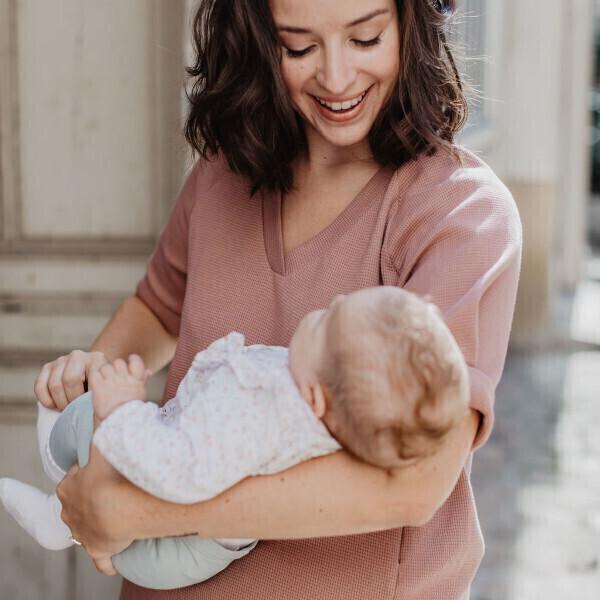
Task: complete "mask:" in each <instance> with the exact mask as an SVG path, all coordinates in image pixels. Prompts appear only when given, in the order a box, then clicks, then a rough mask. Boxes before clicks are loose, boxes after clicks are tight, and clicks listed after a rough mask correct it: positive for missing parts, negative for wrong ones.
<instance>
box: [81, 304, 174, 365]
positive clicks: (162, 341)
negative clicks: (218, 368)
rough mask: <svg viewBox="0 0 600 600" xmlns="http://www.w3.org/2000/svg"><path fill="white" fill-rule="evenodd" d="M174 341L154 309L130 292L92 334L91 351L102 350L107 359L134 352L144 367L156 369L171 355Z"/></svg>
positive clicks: (170, 357)
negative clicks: (96, 332)
mask: <svg viewBox="0 0 600 600" xmlns="http://www.w3.org/2000/svg"><path fill="white" fill-rule="evenodd" d="M176 345H177V338H175V337H173V336H172V335H171V334H170V333H169V332H168V331H167V330H166V329H165V328H164V327H163V326H162V324H161V322H160V321H159V320H158V319H157V318H156V316H155V315H154V313H153V312H152V311H151V310H150V309H149V308H148V307H147V306H146V305H145V304H144V303H143V302H142V301H141V300H140V299H139V298H138V297H137V296H130V297H129V298H127V299H126V300H125V301H124V302H123V304H121V306H120V307H119V308H118V309H117V311H116V312H115V314H114V315H113V316H112V318H111V320H110V321H109V322H108V324H107V325H106V327H105V328H104V329H103V330H102V332H101V333H100V335H99V336H98V337H97V338H96V341H95V342H94V343H93V344H92V348H91V351H92V352H102V353H104V355H105V356H106V358H107V359H108V360H110V361H112V360H115V359H116V358H126V357H127V356H129V355H130V354H138V355H139V356H141V357H142V360H143V361H144V363H145V365H146V367H147V368H148V369H150V370H151V371H152V372H156V371H159V370H160V369H162V368H163V367H164V366H165V365H166V364H167V363H168V362H169V361H170V360H171V359H172V358H173V355H174V353H175V346H176Z"/></svg>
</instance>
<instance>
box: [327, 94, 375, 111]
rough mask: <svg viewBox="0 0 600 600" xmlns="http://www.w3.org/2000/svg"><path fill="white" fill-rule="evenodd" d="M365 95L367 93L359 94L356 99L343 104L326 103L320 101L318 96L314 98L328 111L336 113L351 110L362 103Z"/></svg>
mask: <svg viewBox="0 0 600 600" xmlns="http://www.w3.org/2000/svg"><path fill="white" fill-rule="evenodd" d="M366 94H367V92H366V91H364V92H363V93H362V94H360V96H357V97H356V98H353V99H352V100H346V101H345V102H327V101H326V100H322V99H321V98H319V97H318V96H315V98H316V99H317V100H318V101H319V102H320V103H321V104H322V105H323V106H326V107H327V108H328V109H329V110H332V111H335V112H338V111H342V110H348V109H349V108H353V107H354V106H356V105H357V104H358V103H359V102H361V101H362V99H363V98H364V97H365V95H366Z"/></svg>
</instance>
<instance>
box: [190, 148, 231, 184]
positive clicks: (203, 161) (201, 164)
mask: <svg viewBox="0 0 600 600" xmlns="http://www.w3.org/2000/svg"><path fill="white" fill-rule="evenodd" d="M235 177H236V175H235V173H233V171H232V170H231V169H230V168H229V165H228V163H227V160H226V159H225V157H224V155H223V154H222V153H221V152H219V153H217V154H214V155H211V156H207V157H204V156H198V157H197V158H196V160H195V161H194V163H193V164H192V166H191V167H190V169H189V171H188V175H187V179H188V181H190V180H192V181H193V183H194V185H195V186H196V187H198V186H201V187H202V189H203V190H207V189H209V188H211V187H212V186H213V185H215V184H216V183H217V182H218V181H221V180H223V179H228V178H232V179H233V178H235Z"/></svg>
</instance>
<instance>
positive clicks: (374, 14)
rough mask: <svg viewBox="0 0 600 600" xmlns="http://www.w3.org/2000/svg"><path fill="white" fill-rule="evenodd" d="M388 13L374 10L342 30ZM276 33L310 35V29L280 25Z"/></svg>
mask: <svg viewBox="0 0 600 600" xmlns="http://www.w3.org/2000/svg"><path fill="white" fill-rule="evenodd" d="M388 12H390V11H389V10H388V9H387V8H380V9H378V10H374V11H373V12H370V13H369V14H366V15H365V16H364V17H359V18H358V19H355V20H354V21H352V22H350V23H347V24H346V25H344V28H345V29H347V28H348V27H353V26H354V25H358V24H359V23H364V22H365V21H369V20H370V19H372V18H374V17H378V16H379V15H383V14H385V13H388ZM277 31H287V32H288V33H312V31H311V30H310V29H305V28H304V27H291V26H288V25H281V26H280V27H277Z"/></svg>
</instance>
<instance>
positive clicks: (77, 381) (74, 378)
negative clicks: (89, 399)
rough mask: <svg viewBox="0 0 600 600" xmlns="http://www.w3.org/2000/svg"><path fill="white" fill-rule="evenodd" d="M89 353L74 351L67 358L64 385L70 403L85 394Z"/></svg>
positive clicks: (63, 378)
mask: <svg viewBox="0 0 600 600" xmlns="http://www.w3.org/2000/svg"><path fill="white" fill-rule="evenodd" d="M86 357H87V353H86V352H83V351H81V350H73V352H71V353H70V354H69V356H68V357H67V361H66V364H65V369H64V371H63V376H62V384H63V389H64V392H65V395H66V397H67V401H68V402H72V401H73V400H75V398H77V397H78V396H81V394H83V392H84V389H83V382H84V380H85V367H86Z"/></svg>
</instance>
